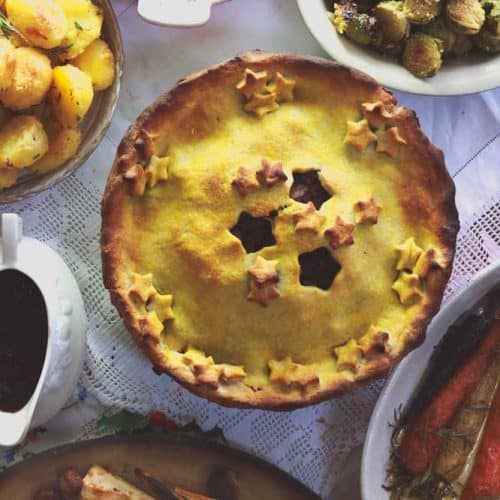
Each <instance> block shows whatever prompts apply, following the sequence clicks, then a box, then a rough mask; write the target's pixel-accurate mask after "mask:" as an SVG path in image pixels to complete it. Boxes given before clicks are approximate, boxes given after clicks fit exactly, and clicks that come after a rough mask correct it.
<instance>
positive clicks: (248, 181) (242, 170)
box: [231, 165, 259, 197]
mask: <svg viewBox="0 0 500 500" xmlns="http://www.w3.org/2000/svg"><path fill="white" fill-rule="evenodd" d="M231 185H232V186H233V187H234V188H235V189H236V190H237V191H238V193H240V195H241V196H243V197H245V196H246V195H247V194H248V193H250V192H251V191H253V190H255V189H257V188H258V187H259V181H258V180H257V177H256V175H255V171H254V170H251V169H249V168H247V167H244V166H243V165H242V166H240V167H239V168H238V171H237V172H236V177H235V178H234V179H233V181H232V182H231Z"/></svg>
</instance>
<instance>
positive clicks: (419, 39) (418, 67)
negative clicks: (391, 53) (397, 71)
mask: <svg viewBox="0 0 500 500" xmlns="http://www.w3.org/2000/svg"><path fill="white" fill-rule="evenodd" d="M441 52H442V43H441V41H440V40H438V39H436V38H434V37H432V36H430V35H426V34H425V33H416V34H414V35H410V37H409V38H408V40H406V44H405V48H404V50H403V66H404V67H405V68H406V69H407V70H408V71H410V72H411V73H413V74H414V75H415V76H418V77H423V78H427V77H429V76H434V75H435V74H436V73H437V71H438V70H439V68H440V67H441V62H442V59H441Z"/></svg>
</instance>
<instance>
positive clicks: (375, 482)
mask: <svg viewBox="0 0 500 500" xmlns="http://www.w3.org/2000/svg"><path fill="white" fill-rule="evenodd" d="M499 283H500V260H498V261H496V262H494V263H493V264H491V265H490V266H488V267H487V268H485V269H483V270H482V271H481V272H479V273H478V274H477V275H476V276H475V277H474V278H473V279H472V280H471V281H470V283H469V284H468V285H467V287H466V288H464V289H463V290H462V291H461V292H459V293H457V294H456V295H455V296H454V297H453V298H452V299H451V300H450V301H449V302H448V303H447V304H446V306H444V307H443V308H442V309H441V311H440V312H439V313H438V314H437V315H436V316H435V317H434V319H433V320H432V322H431V324H430V326H429V328H428V329H427V337H426V339H425V342H424V343H423V344H422V346H421V347H419V348H418V349H416V350H414V351H413V352H411V353H410V354H409V355H408V356H406V358H404V360H403V361H401V363H400V364H399V365H398V366H397V368H396V369H395V370H394V371H393V372H392V374H391V376H390V377H389V380H388V381H387V383H386V384H385V387H384V388H383V390H382V392H381V393H380V397H379V399H378V401H377V404H376V406H375V409H374V410H373V413H372V416H371V419H370V425H369V426H368V431H367V435H366V439H365V444H364V448H363V457H362V460H361V494H362V497H363V499H364V500H388V499H389V497H390V495H389V493H388V492H387V491H386V490H384V489H383V488H382V485H383V484H384V483H385V479H386V468H387V465H388V463H389V457H390V445H391V435H392V428H391V427H390V426H389V424H390V423H392V422H394V412H395V411H396V410H397V409H398V407H400V405H401V404H402V405H403V411H404V407H405V405H406V404H407V403H408V401H409V399H410V398H411V396H412V394H413V393H414V391H415V389H416V386H417V384H418V383H419V382H420V379H421V377H422V375H423V374H424V372H425V370H426V368H427V366H428V364H429V360H430V357H431V355H432V352H433V350H434V347H435V346H436V345H437V344H438V343H439V341H440V340H441V338H442V337H443V335H444V334H445V333H446V331H447V329H448V327H449V326H450V325H452V324H453V323H455V321H456V320H457V319H458V318H459V317H460V316H461V315H462V314H463V313H464V312H466V311H467V310H469V309H470V308H471V307H473V306H474V304H475V303H476V302H477V301H478V300H479V299H480V298H481V297H482V296H483V295H485V294H486V293H487V292H488V291H489V290H491V289H492V288H493V287H494V286H495V285H497V284H499Z"/></svg>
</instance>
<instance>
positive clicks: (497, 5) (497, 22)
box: [475, 0, 500, 52]
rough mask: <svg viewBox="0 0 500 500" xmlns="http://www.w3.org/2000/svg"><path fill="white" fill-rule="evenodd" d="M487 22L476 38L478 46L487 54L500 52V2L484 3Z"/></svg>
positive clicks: (493, 0)
mask: <svg viewBox="0 0 500 500" xmlns="http://www.w3.org/2000/svg"><path fill="white" fill-rule="evenodd" d="M483 7H484V8H485V10H486V21H485V23H484V25H483V27H482V29H481V31H480V32H479V34H478V35H477V36H476V37H475V42H476V44H477V46H478V47H479V48H480V49H482V50H484V51H486V52H500V0H487V1H486V2H483Z"/></svg>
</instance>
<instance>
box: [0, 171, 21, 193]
mask: <svg viewBox="0 0 500 500" xmlns="http://www.w3.org/2000/svg"><path fill="white" fill-rule="evenodd" d="M19 172H20V171H19V169H17V168H14V167H0V190H2V189H4V188H8V187H10V186H13V185H14V184H15V183H16V180H17V176H18V175H19Z"/></svg>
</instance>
